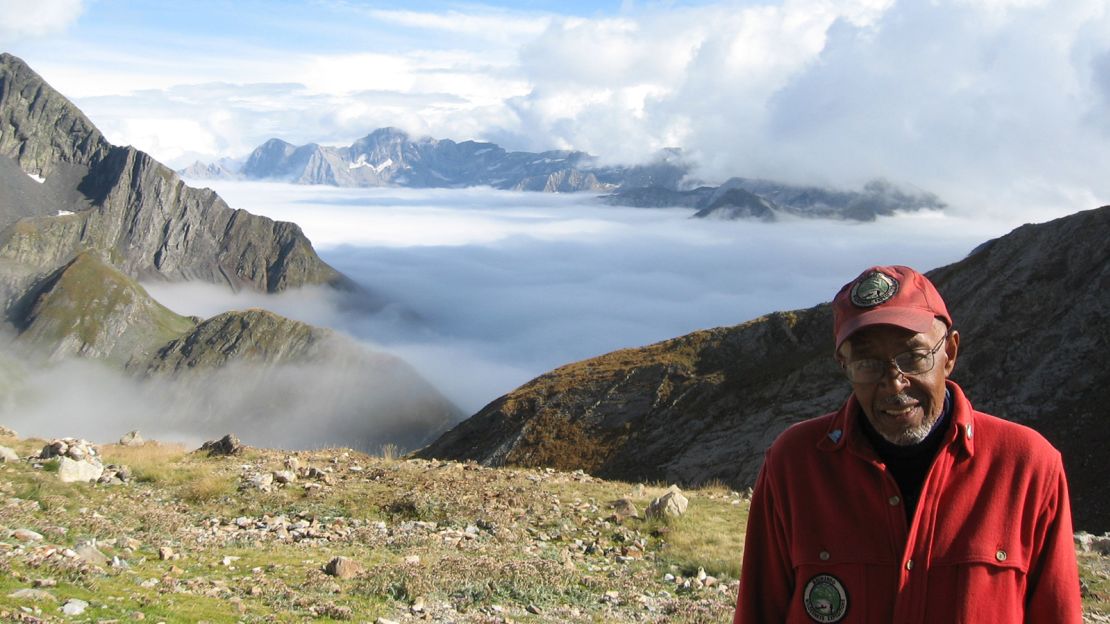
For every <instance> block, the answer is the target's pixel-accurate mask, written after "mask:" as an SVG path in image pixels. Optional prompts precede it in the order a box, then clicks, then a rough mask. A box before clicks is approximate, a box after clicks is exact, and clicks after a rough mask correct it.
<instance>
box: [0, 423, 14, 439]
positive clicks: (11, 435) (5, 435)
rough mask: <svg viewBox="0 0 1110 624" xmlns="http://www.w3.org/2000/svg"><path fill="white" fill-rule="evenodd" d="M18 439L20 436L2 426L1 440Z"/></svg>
mask: <svg viewBox="0 0 1110 624" xmlns="http://www.w3.org/2000/svg"><path fill="white" fill-rule="evenodd" d="M18 437H19V434H17V433H16V432H14V431H12V430H11V429H8V428H7V427H5V426H3V425H0V438H18Z"/></svg>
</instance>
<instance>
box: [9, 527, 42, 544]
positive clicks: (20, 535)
mask: <svg viewBox="0 0 1110 624" xmlns="http://www.w3.org/2000/svg"><path fill="white" fill-rule="evenodd" d="M12 537H14V538H15V539H17V540H19V541H21V542H41V541H42V540H43V537H42V533H38V532H36V531H32V530H31V529H16V530H14V531H12Z"/></svg>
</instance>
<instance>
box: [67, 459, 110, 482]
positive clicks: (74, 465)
mask: <svg viewBox="0 0 1110 624" xmlns="http://www.w3.org/2000/svg"><path fill="white" fill-rule="evenodd" d="M103 473H104V466H102V465H101V464H100V462H99V461H96V460H87V459H82V460H73V459H70V458H68V457H63V458H61V459H60V460H59V464H58V478H59V479H61V481H62V483H77V482H81V481H96V480H97V479H99V478H100V475H101V474H103Z"/></svg>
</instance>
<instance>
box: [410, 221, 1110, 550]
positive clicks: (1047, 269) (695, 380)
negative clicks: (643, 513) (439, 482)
mask: <svg viewBox="0 0 1110 624" xmlns="http://www.w3.org/2000/svg"><path fill="white" fill-rule="evenodd" d="M929 276H930V278H931V279H932V280H933V281H934V282H935V283H936V285H937V288H938V289H939V290H940V292H941V293H942V294H943V295H944V297H945V300H946V301H947V303H948V307H949V310H950V311H951V312H952V317H953V318H954V319H955V322H956V325H957V327H958V329H959V331H960V334H961V337H962V340H961V343H960V358H959V361H958V363H957V365H956V370H955V372H954V373H953V379H955V380H956V381H957V382H959V383H960V384H961V386H962V387H963V388H964V390H966V391H967V394H968V397H969V398H970V399H971V401H972V404H973V405H974V406H976V407H977V408H978V409H980V410H983V411H986V412H990V413H993V414H996V415H998V416H1001V417H1003V418H1008V419H1011V420H1015V421H1018V422H1022V423H1025V424H1028V425H1029V426H1031V427H1033V428H1034V429H1037V430H1038V431H1040V432H1041V433H1043V434H1044V435H1045V436H1046V437H1047V438H1048V439H1049V440H1050V441H1052V442H1053V443H1054V444H1055V445H1056V446H1057V448H1059V449H1060V450H1061V452H1062V453H1063V456H1064V462H1065V465H1066V467H1067V469H1068V476H1069V481H1070V483H1071V488H1072V504H1073V507H1074V509H1075V519H1076V526H1077V527H1079V528H1082V529H1086V530H1090V531H1096V532H1102V531H1108V530H1110V481H1108V480H1107V478H1106V469H1107V459H1106V440H1107V435H1108V433H1110V422H1108V421H1107V419H1106V403H1105V401H1104V400H1103V398H1102V388H1106V387H1108V386H1110V323H1107V318H1110V296H1107V289H1110V206H1104V207H1102V208H1099V209H1097V210H1089V211H1086V212H1081V213H1077V214H1074V215H1071V216H1068V217H1064V218H1062V219H1057V220H1055V221H1052V222H1049V223H1044V224H1040V225H1026V226H1023V227H1021V228H1018V229H1017V230H1014V231H1013V232H1011V233H1010V234H1008V235H1006V236H1003V237H1001V238H999V239H996V240H993V241H990V242H988V243H985V244H983V245H981V246H979V247H978V248H977V249H976V250H974V251H973V252H972V253H971V254H970V255H969V256H968V257H967V258H966V259H964V260H962V261H960V262H957V263H955V264H952V265H949V266H946V267H942V268H939V269H936V270H933V271H931V272H930V273H929ZM850 277H851V276H845V280H847V279H849V278H850ZM831 294H832V293H830V295H831ZM831 332H832V315H831V311H830V308H829V305H828V304H822V305H818V306H816V307H813V308H809V309H804V310H794V311H790V312H776V313H773V314H769V315H767V316H764V317H760V318H757V319H754V320H751V321H748V322H746V323H743V324H741V325H737V326H734V327H722V328H717V329H709V330H704V331H698V332H694V333H692V334H688V335H685V336H681V337H678V338H674V339H672V340H667V341H665V342H660V343H657V344H653V345H650V346H646V347H642V348H637V349H625V350H621V351H616V352H613V353H609V354H607V355H602V356H600V357H596V358H592V359H589V360H584V361H582V362H577V363H573V364H569V365H567V366H563V367H561V368H558V369H556V370H553V371H551V372H549V373H546V374H544V375H541V376H540V377H537V378H536V379H533V380H532V381H530V382H528V383H526V384H524V385H523V386H521V387H519V388H517V389H516V390H513V391H512V392H510V393H508V394H506V395H505V396H503V397H501V398H498V399H497V400H495V401H493V402H491V403H490V404H489V405H487V406H486V407H484V408H483V409H482V410H481V411H479V412H478V413H477V414H475V415H473V416H472V417H470V418H469V419H468V420H466V421H464V422H462V423H461V424H459V425H458V426H457V427H455V428H454V429H453V430H451V431H450V432H448V433H447V434H445V435H444V436H443V437H441V438H440V439H439V440H437V441H436V442H434V443H433V444H431V445H430V446H428V447H426V448H424V449H423V450H421V451H420V452H419V456H421V457H426V458H430V457H435V458H440V459H458V460H475V461H478V462H481V463H483V464H486V465H493V466H499V465H523V466H548V467H554V468H559V469H563V470H577V469H582V470H586V471H587V472H590V473H591V474H595V475H598V476H602V477H606V478H614V479H621V480H628V481H661V482H670V483H675V482H678V483H684V484H698V483H707V482H712V481H721V482H724V483H727V484H729V485H731V486H732V487H734V488H745V487H748V486H750V485H752V484H753V483H754V481H755V477H756V475H757V474H758V472H759V468H760V465H761V464H762V461H763V453H764V451H765V450H766V449H767V447H768V446H769V445H770V444H771V442H772V441H773V440H774V438H775V437H776V436H777V435H778V434H779V433H780V432H782V430H783V429H785V428H786V427H787V426H789V425H790V424H792V423H795V422H798V421H800V420H804V419H807V418H811V417H814V416H818V415H820V414H822V413H824V412H827V411H831V410H833V409H835V408H836V407H838V406H839V405H840V404H841V403H842V402H843V401H844V400H845V399H846V398H847V397H848V394H849V393H850V387H849V385H848V383H847V382H846V381H845V380H844V378H843V374H842V373H841V371H840V370H839V368H838V367H837V366H836V364H835V362H834V361H833V358H832V333H831Z"/></svg>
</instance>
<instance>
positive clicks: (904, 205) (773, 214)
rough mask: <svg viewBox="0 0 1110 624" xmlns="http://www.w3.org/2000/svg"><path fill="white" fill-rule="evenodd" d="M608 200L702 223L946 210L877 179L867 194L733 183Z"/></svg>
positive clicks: (931, 198)
mask: <svg viewBox="0 0 1110 624" xmlns="http://www.w3.org/2000/svg"><path fill="white" fill-rule="evenodd" d="M602 200H603V201H605V202H606V203H608V204H610V205H613V206H637V207H655V208H663V207H668V206H682V207H686V208H695V209H696V210H697V213H695V215H694V216H695V217H698V218H706V217H709V218H715V219H751V218H756V219H760V220H763V221H774V220H775V219H776V218H778V217H779V216H785V215H790V216H794V217H817V218H826V219H828V218H831V219H852V220H856V221H874V220H875V218H876V217H878V216H885V215H892V214H894V213H895V212H904V211H916V210H943V209H944V208H945V203H944V202H943V201H941V200H940V198H939V197H937V196H936V195H934V194H932V193H928V192H924V191H908V190H905V189H902V188H899V187H897V186H895V185H894V184H892V183H890V182H887V181H885V180H872V181H871V182H868V183H867V184H866V185H864V187H863V189H862V190H861V191H842V190H833V189H826V188H821V187H816V186H796V185H791V184H784V183H781V182H772V181H770V180H754V179H747V178H731V179H729V180H728V181H726V182H725V183H724V184H722V185H721V186H717V187H714V186H701V187H698V188H695V189H690V190H677V189H673V188H665V187H648V188H621V189H619V190H617V191H616V192H614V193H611V194H609V195H605V196H603V197H602Z"/></svg>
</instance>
